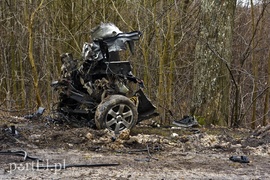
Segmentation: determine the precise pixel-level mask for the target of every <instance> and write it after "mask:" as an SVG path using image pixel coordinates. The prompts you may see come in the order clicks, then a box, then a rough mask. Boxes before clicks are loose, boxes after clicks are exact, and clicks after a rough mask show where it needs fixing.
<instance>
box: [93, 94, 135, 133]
mask: <svg viewBox="0 0 270 180" xmlns="http://www.w3.org/2000/svg"><path fill="white" fill-rule="evenodd" d="M137 120H138V111H137V107H136V106H135V104H134V103H133V102H131V101H130V100H129V98H127V97H125V96H122V95H111V96H109V97H107V98H105V99H104V100H103V101H102V102H101V103H100V104H99V105H98V107H97V109H96V113H95V124H96V126H97V128H98V129H106V128H107V129H109V130H112V131H114V132H115V133H119V132H121V131H123V130H125V129H132V128H133V127H134V126H135V125H136V124H137Z"/></svg>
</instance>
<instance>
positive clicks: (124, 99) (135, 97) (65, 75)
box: [52, 23, 158, 133]
mask: <svg viewBox="0 0 270 180" xmlns="http://www.w3.org/2000/svg"><path fill="white" fill-rule="evenodd" d="M141 35H142V34H141V32H139V31H133V32H129V33H123V32H122V31H120V30H119V29H118V28H117V27H116V26H115V25H114V24H111V23H102V24H101V25H99V26H98V27H96V28H94V29H93V30H92V32H91V38H92V40H93V41H92V42H91V43H85V44H84V45H83V48H82V63H79V60H76V59H73V56H72V54H69V53H65V54H63V55H62V56H61V60H62V67H61V78H60V80H58V81H55V82H53V83H52V87H53V88H54V89H55V90H56V91H57V92H58V97H59V102H58V103H57V106H56V108H55V115H54V116H55V117H54V118H58V119H62V120H63V119H64V121H68V122H72V123H77V124H80V125H87V126H90V127H92V128H97V129H105V128H107V129H109V130H112V131H114V132H115V133H119V132H120V131H122V130H125V129H131V128H133V127H134V126H135V125H136V124H138V123H139V122H141V121H143V120H146V119H149V118H152V117H155V116H157V115H158V113H157V112H156V107H155V106H154V105H153V104H152V103H151V101H150V100H149V99H148V98H147V97H146V95H145V94H144V92H143V88H144V85H143V81H142V80H140V79H139V78H137V77H135V76H134V75H133V74H132V66H131V64H130V62H129V61H122V60H120V55H119V52H120V51H122V50H126V49H127V47H126V46H128V47H129V50H130V51H131V53H132V54H133V52H134V41H138V40H139V39H140V37H141ZM134 87H135V88H134Z"/></svg>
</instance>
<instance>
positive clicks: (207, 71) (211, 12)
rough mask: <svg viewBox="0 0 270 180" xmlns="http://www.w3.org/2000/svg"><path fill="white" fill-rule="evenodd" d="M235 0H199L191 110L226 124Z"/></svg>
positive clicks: (213, 121)
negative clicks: (197, 37)
mask: <svg viewBox="0 0 270 180" xmlns="http://www.w3.org/2000/svg"><path fill="white" fill-rule="evenodd" d="M235 7H236V0H233V1H215V0H209V1H201V9H202V14H201V20H200V24H201V27H200V31H199V37H200V38H201V39H200V40H199V41H198V42H197V44H196V54H195V55H196V61H195V66H194V81H193V91H194V92H193V105H192V108H191V113H192V114H193V115H196V116H199V117H201V118H202V119H203V120H205V122H206V123H207V124H211V123H213V124H224V123H228V117H229V92H230V79H229V78H230V76H229V75H230V74H229V71H228V68H227V67H228V66H229V65H230V61H231V58H232V50H231V47H232V27H233V19H234V11H235Z"/></svg>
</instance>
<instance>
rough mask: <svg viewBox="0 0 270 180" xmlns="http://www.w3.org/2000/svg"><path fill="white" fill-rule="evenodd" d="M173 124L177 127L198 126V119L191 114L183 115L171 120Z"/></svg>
mask: <svg viewBox="0 0 270 180" xmlns="http://www.w3.org/2000/svg"><path fill="white" fill-rule="evenodd" d="M173 124H174V125H176V126H179V127H184V128H190V127H198V126H199V123H198V121H197V120H196V118H195V117H193V116H184V117H183V118H182V119H180V120H175V121H173Z"/></svg>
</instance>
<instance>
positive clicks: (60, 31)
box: [0, 0, 270, 128]
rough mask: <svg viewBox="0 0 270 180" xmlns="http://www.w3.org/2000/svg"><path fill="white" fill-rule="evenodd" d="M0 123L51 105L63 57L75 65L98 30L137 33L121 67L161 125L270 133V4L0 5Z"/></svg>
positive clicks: (134, 0)
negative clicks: (138, 84) (139, 83)
mask: <svg viewBox="0 0 270 180" xmlns="http://www.w3.org/2000/svg"><path fill="white" fill-rule="evenodd" d="M0 15H1V16H0V26H1V31H0V37H1V39H0V66H1V69H0V115H3V114H5V115H7V114H8V115H22V114H25V113H27V112H33V110H34V109H36V108H37V107H39V106H43V107H45V108H46V109H47V112H49V110H50V109H51V108H52V106H53V104H54V103H55V102H56V100H57V98H56V96H57V95H56V93H55V92H53V90H52V88H51V86H50V84H51V82H52V81H54V80H58V79H59V77H60V68H61V60H60V55H61V54H62V53H65V52H70V53H73V56H74V57H75V58H78V59H81V50H82V45H83V43H84V42H89V41H91V39H90V30H91V29H92V28H94V27H96V26H97V25H99V24H100V23H101V22H111V23H114V24H115V25H116V26H118V27H119V29H120V30H121V31H123V32H129V31H134V30H139V31H141V32H142V33H143V36H142V38H141V39H140V41H139V42H136V45H135V46H136V49H135V50H136V52H135V55H133V56H130V54H126V55H125V56H126V57H125V58H126V59H127V60H129V61H130V62H131V64H132V66H133V68H134V69H133V70H134V71H133V72H134V74H135V75H136V76H137V77H140V78H141V79H143V81H144V83H145V86H146V88H145V91H146V93H147V94H148V96H149V98H150V99H151V100H152V101H153V103H154V104H155V105H156V106H157V108H158V111H159V113H160V116H159V117H157V118H156V119H155V120H157V121H158V122H159V123H161V124H170V123H171V122H172V121H173V120H176V119H181V118H182V116H184V115H194V116H195V117H196V118H197V119H198V121H199V122H200V123H201V124H206V125H209V124H218V125H225V126H229V127H231V126H233V127H248V128H255V127H256V126H258V125H266V124H267V123H269V119H270V113H269V101H270V100H269V94H270V90H269V85H270V46H269V42H270V33H269V32H270V2H269V0H260V1H256V3H255V2H253V0H250V1H249V2H248V3H243V2H241V1H240V0H239V1H236V0H230V1H224V0H218V1H217V0H208V1H200V0H150V1H148V0H125V1H120V0H119V1H118V0H116V1H115V0H35V1H33V0H25V1H22V0H2V1H0Z"/></svg>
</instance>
